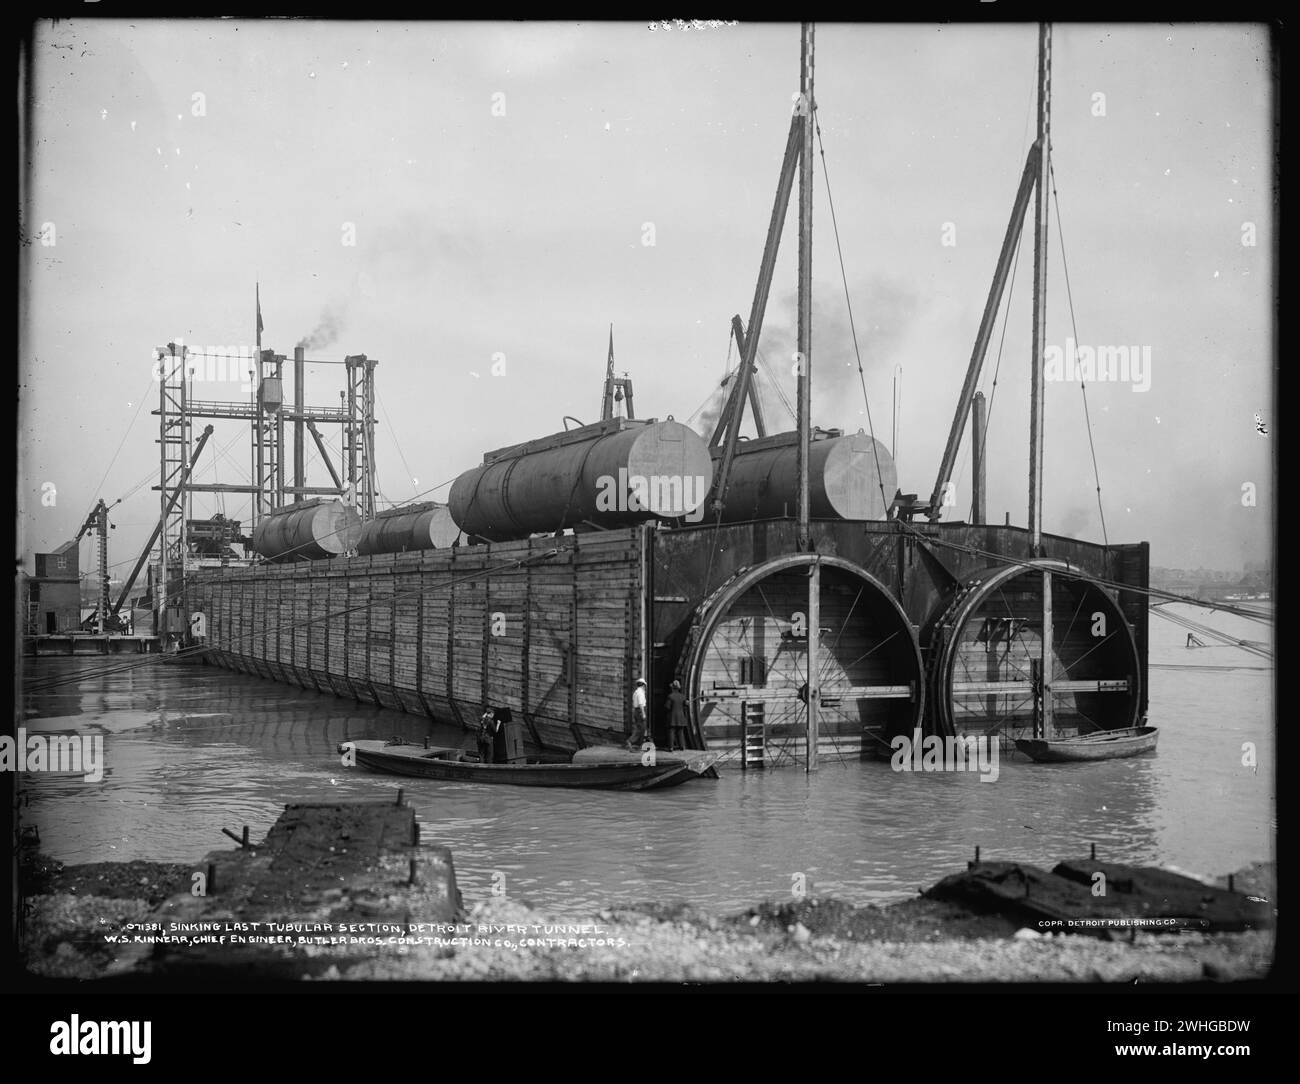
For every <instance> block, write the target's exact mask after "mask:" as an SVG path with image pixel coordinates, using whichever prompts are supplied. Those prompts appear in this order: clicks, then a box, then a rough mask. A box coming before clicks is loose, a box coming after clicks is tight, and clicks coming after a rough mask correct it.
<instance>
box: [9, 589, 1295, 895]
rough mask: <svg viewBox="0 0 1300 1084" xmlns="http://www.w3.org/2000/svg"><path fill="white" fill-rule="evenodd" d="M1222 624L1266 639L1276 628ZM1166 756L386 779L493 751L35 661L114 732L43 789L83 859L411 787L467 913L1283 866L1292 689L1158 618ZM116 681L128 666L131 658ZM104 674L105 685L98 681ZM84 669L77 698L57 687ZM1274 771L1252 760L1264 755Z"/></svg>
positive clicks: (55, 821)
mask: <svg viewBox="0 0 1300 1084" xmlns="http://www.w3.org/2000/svg"><path fill="white" fill-rule="evenodd" d="M1194 616H1196V617H1197V619H1198V620H1201V621H1205V622H1207V623H1213V624H1214V626H1215V627H1216V628H1222V629H1223V631H1226V632H1231V633H1232V634H1234V635H1240V636H1243V637H1245V638H1250V639H1255V640H1259V639H1263V638H1264V637H1265V636H1266V635H1267V633H1266V631H1265V630H1264V627H1263V626H1261V625H1255V624H1249V623H1246V622H1242V621H1239V620H1238V619H1233V618H1229V617H1225V616H1224V615H1220V614H1215V615H1212V616H1211V617H1208V618H1207V617H1206V616H1205V615H1204V614H1194ZM1151 629H1152V639H1153V645H1152V651H1151V661H1152V663H1153V664H1157V665H1156V666H1154V667H1153V669H1152V671H1151V685H1152V691H1151V721H1152V722H1153V723H1155V724H1157V725H1159V726H1160V727H1161V738H1160V749H1159V752H1158V753H1157V754H1156V755H1155V756H1146V757H1137V758H1134V759H1132V760H1119V761H1112V762H1108V763H1097V764H1078V765H1034V764H1030V763H1029V762H1028V761H1026V760H1024V759H1023V758H1021V757H1019V756H1009V757H1003V759H1002V762H1001V765H1000V769H1001V771H1000V775H999V778H998V780H997V782H996V783H983V782H981V781H980V779H979V776H978V775H975V774H966V773H954V774H947V775H945V774H939V773H894V772H892V771H891V770H890V769H889V766H888V764H887V763H874V762H872V763H857V762H854V763H847V764H837V763H823V765H822V767H821V770H820V771H819V772H817V773H816V774H815V775H812V776H807V775H805V774H803V773H802V772H800V771H798V770H797V769H792V768H784V769H780V770H777V771H770V772H767V773H762V772H751V773H747V774H746V773H742V772H740V771H739V770H736V769H730V770H726V771H724V772H723V774H722V778H720V779H719V780H717V781H708V780H700V781H697V782H692V783H689V784H687V785H685V786H682V787H678V788H674V789H672V790H668V791H663V792H658V793H656V792H650V793H646V794H621V793H616V792H601V791H573V790H534V789H523V788H515V787H505V786H484V785H477V784H462V783H444V782H438V781H434V780H417V779H403V780H400V781H399V780H397V779H395V778H390V777H385V776H380V775H372V774H369V773H367V772H365V771H364V770H362V769H355V768H354V769H345V768H343V767H341V765H340V763H339V758H338V756H337V754H336V753H335V747H336V746H337V744H338V743H339V742H340V741H342V740H343V739H344V738H347V737H388V736H390V735H393V734H401V735H403V736H404V737H407V738H410V739H413V740H416V741H419V740H422V738H423V736H424V735H426V734H427V735H429V737H430V739H431V741H432V742H433V743H434V744H446V745H463V746H465V747H466V748H469V747H472V745H473V742H472V740H471V738H470V736H469V735H467V734H464V733H463V732H461V731H460V730H458V729H455V728H451V727H443V726H437V725H430V724H428V723H426V722H425V721H423V720H420V719H417V718H415V717H413V716H409V715H403V714H400V713H397V712H391V711H387V710H385V709H382V708H375V707H369V706H365V705H359V704H354V703H351V702H348V701H343V700H340V699H337V698H335V697H329V696H323V695H319V694H315V693H307V692H304V691H302V690H300V689H295V688H292V687H287V686H281V685H277V684H274V683H272V682H268V681H262V680H259V679H256V678H249V677H245V676H243V675H236V674H231V673H227V672H226V671H222V670H217V669H215V668H212V667H205V666H192V667H187V666H174V665H165V664H152V665H146V666H142V667H140V668H137V669H128V670H124V671H119V672H117V673H109V674H103V675H99V676H96V674H94V673H93V671H94V670H97V669H98V668H99V666H100V665H103V664H99V663H95V662H92V661H91V660H88V659H84V658H79V659H39V660H29V665H28V666H27V668H26V672H25V674H24V685H25V688H26V689H27V692H26V694H25V708H26V710H25V719H24V721H23V725H24V726H25V727H26V728H27V729H28V731H29V732H36V731H38V730H39V731H40V732H43V733H54V732H60V731H63V732H72V731H76V732H78V733H83V734H89V733H95V734H103V735H104V747H105V764H106V767H105V773H104V778H103V780H102V781H101V782H100V783H98V784H88V783H85V782H82V781H80V780H78V779H77V778H75V777H69V776H67V775H53V774H50V775H41V774H39V773H28V774H26V775H24V776H23V787H24V789H25V790H26V792H27V794H28V796H29V799H30V805H29V806H28V807H27V808H25V809H24V810H23V813H22V815H23V818H24V822H25V823H33V822H34V823H35V824H36V825H37V826H38V828H39V830H40V834H41V842H42V848H43V849H44V850H45V851H46V852H47V853H49V854H51V855H53V856H54V857H56V858H58V859H60V860H62V861H64V862H92V861H106V860H129V859H137V858H141V859H151V860H157V861H174V862H191V861H192V862H197V861H198V860H199V859H200V858H201V857H202V856H203V855H204V854H205V853H206V852H207V851H209V850H213V849H215V848H224V847H227V846H229V840H227V839H226V837H225V836H223V835H222V834H221V829H222V828H223V827H225V828H230V829H232V830H233V831H236V832H237V831H238V830H239V829H240V827H241V826H242V825H244V824H247V825H249V827H250V829H251V833H252V835H253V836H254V838H259V837H260V836H261V835H263V834H264V833H265V831H266V830H267V829H268V828H269V827H270V825H271V823H272V822H273V821H274V820H275V818H276V817H277V816H278V815H279V814H280V812H281V810H282V809H283V806H284V803H285V802H287V801H303V800H305V801H313V800H315V801H319V800H324V799H328V798H333V797H363V796H380V795H385V794H393V793H394V792H395V791H396V789H397V788H398V787H399V786H401V787H403V788H404V789H405V791H406V794H407V796H408V800H409V801H410V802H411V803H412V804H413V805H414V806H415V808H416V810H417V813H418V815H419V818H420V821H421V823H422V824H423V826H424V828H423V833H422V838H423V840H424V841H425V842H426V843H444V844H447V845H448V846H450V847H451V849H452V853H453V857H454V861H455V866H456V872H457V876H458V879H459V881H460V884H461V889H462V891H463V892H464V894H465V897H466V899H467V901H471V902H472V901H474V900H476V899H479V898H482V897H484V896H486V895H487V894H488V892H489V891H490V886H491V884H492V877H493V874H494V873H501V874H504V875H505V878H506V888H507V891H508V893H509V894H510V895H511V896H513V897H517V898H524V899H528V900H531V901H533V902H535V903H538V904H542V905H546V906H550V907H553V908H557V909H560V910H561V911H563V910H565V909H568V908H573V909H574V910H575V911H576V910H578V909H579V908H591V907H598V906H604V905H608V904H611V903H614V902H617V901H633V900H646V899H659V900H665V899H686V900H689V901H691V902H693V903H696V904H698V905H700V906H702V907H705V908H709V909H714V910H720V911H721V910H728V909H736V908H740V907H743V906H747V905H749V904H751V903H754V902H756V901H757V900H759V899H762V898H764V897H781V896H785V895H787V894H788V893H789V892H790V890H791V887H792V884H793V878H794V875H795V874H803V875H805V877H806V879H807V881H808V882H809V883H810V886H811V889H810V890H811V891H812V892H815V893H817V894H829V895H835V896H840V897H842V898H845V899H848V900H852V901H854V902H858V903H865V902H883V901H887V900H891V899H898V898H903V897H907V896H911V895H914V894H915V892H916V890H917V889H919V888H922V887H926V886H928V885H930V884H933V883H934V881H936V880H937V879H938V878H939V877H942V876H944V875H946V874H949V873H952V872H955V871H957V870H959V869H961V868H964V864H965V862H966V861H967V860H968V859H969V858H971V857H972V855H973V852H974V849H975V847H976V846H979V847H980V848H981V850H982V855H983V857H985V858H990V859H994V858H1007V859H1024V860H1027V861H1031V862H1036V863H1039V864H1050V863H1053V862H1055V861H1056V860H1058V859H1060V858H1064V857H1067V856H1082V855H1085V854H1087V850H1088V845H1089V844H1090V843H1096V844H1097V852H1098V855H1099V857H1103V858H1108V859H1113V860H1116V861H1133V862H1159V863H1161V864H1172V865H1174V866H1177V867H1179V868H1182V869H1185V870H1188V871H1190V872H1200V873H1206V874H1216V873H1224V872H1227V871H1228V870H1232V869H1236V868H1239V867H1240V866H1242V865H1243V864H1245V863H1246V862H1249V861H1253V860H1258V859H1267V858H1271V857H1272V840H1273V835H1274V808H1275V807H1274V800H1273V749H1274V739H1273V708H1272V673H1271V671H1266V670H1228V671H1212V670H1207V671H1201V670H1191V671H1188V670H1165V669H1160V668H1159V665H1165V664H1174V665H1189V664H1196V665H1205V666H1235V665H1240V666H1256V665H1259V664H1260V662H1261V660H1259V659H1257V658H1254V657H1252V656H1249V655H1246V654H1244V653H1243V652H1240V651H1237V650H1236V649H1233V648H1229V647H1222V648H1219V647H1211V648H1205V649H1198V650H1195V651H1189V650H1186V649H1185V648H1183V646H1182V643H1183V638H1184V637H1185V632H1184V631H1183V630H1181V629H1178V628H1175V627H1174V626H1171V625H1169V624H1167V623H1166V622H1163V621H1158V620H1156V619H1154V618H1153V619H1152V623H1151ZM116 665H120V663H117V664H116ZM88 671H90V672H88ZM73 674H81V675H82V676H80V677H79V678H78V679H77V680H76V681H75V682H73V683H71V684H67V685H62V686H58V687H55V688H51V689H44V690H42V689H40V688H39V687H40V685H41V684H42V683H43V682H48V681H50V680H58V679H60V678H64V677H68V676H69V675H73ZM1243 742H1253V743H1255V746H1256V748H1257V758H1258V765H1259V766H1258V770H1257V771H1255V770H1252V769H1250V768H1248V767H1243V766H1242V763H1241V760H1242V743H1243Z"/></svg>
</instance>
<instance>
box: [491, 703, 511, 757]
mask: <svg viewBox="0 0 1300 1084" xmlns="http://www.w3.org/2000/svg"><path fill="white" fill-rule="evenodd" d="M512 722H514V716H513V715H512V714H511V713H510V709H509V708H497V709H496V711H494V712H493V713H492V760H493V761H494V762H495V763H497V764H507V763H509V761H510V747H509V743H508V741H507V738H506V727H507V726H508V725H509V724H510V723H512Z"/></svg>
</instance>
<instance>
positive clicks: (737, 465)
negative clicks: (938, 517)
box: [715, 431, 898, 523]
mask: <svg viewBox="0 0 1300 1084" xmlns="http://www.w3.org/2000/svg"><path fill="white" fill-rule="evenodd" d="M873 445H874V448H873ZM715 454H716V455H717V456H720V455H721V452H720V451H717V452H715ZM882 490H883V494H882ZM897 491H898V472H897V470H896V469H895V467H894V460H893V459H892V458H891V456H890V454H889V449H887V448H886V447H885V446H884V445H883V444H881V443H880V441H878V440H874V439H873V438H872V437H870V436H869V435H868V434H866V433H863V432H861V431H859V432H857V433H853V434H850V435H846V436H833V437H823V438H822V439H820V440H814V441H813V442H812V450H811V452H810V453H809V456H808V495H809V499H810V502H811V506H810V508H809V514H810V515H811V516H812V517H813V518H814V519H884V518H885V513H886V512H887V511H888V510H889V502H891V501H892V500H893V499H894V495H895V493H896V492H897ZM798 499H799V475H798V445H797V437H795V436H794V434H784V433H783V434H779V435H777V436H773V437H764V438H761V439H759V440H750V441H741V442H739V443H738V444H737V445H736V455H735V458H734V459H733V460H732V463H731V481H730V483H729V485H728V486H727V494H726V506H725V507H724V509H723V512H722V522H723V523H730V522H736V521H739V520H749V519H771V518H773V517H777V516H793V515H796V514H797V511H798Z"/></svg>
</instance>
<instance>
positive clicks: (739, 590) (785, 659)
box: [680, 553, 925, 767]
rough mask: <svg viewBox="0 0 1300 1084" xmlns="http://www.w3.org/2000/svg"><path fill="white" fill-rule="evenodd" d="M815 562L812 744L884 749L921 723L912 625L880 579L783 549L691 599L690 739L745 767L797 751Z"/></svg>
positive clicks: (685, 663)
mask: <svg viewBox="0 0 1300 1084" xmlns="http://www.w3.org/2000/svg"><path fill="white" fill-rule="evenodd" d="M814 561H816V562H818V563H819V564H820V576H821V595H820V607H821V620H820V622H819V629H820V632H821V649H820V656H819V666H818V675H819V679H820V690H821V713H820V718H821V736H822V738H821V744H824V746H825V748H826V749H827V751H828V752H832V753H839V754H841V755H845V754H850V753H851V754H853V755H857V754H859V753H864V754H865V753H870V752H876V751H880V750H887V749H888V746H889V738H890V736H891V735H893V734H902V733H908V734H910V733H911V732H912V729H913V728H914V727H916V726H920V725H921V724H920V720H921V717H922V711H923V709H924V696H925V692H924V690H925V683H924V679H923V670H922V664H921V653H920V648H919V646H918V644H917V640H916V635H915V632H914V630H913V628H912V625H911V624H910V622H909V621H908V619H907V615H906V614H905V613H904V612H903V610H902V608H901V607H900V606H899V604H898V602H897V601H896V600H895V599H894V597H893V596H892V595H891V594H890V593H889V590H888V589H887V588H886V587H885V586H884V585H883V584H882V583H881V582H880V581H879V580H877V579H876V578H875V577H873V576H872V575H871V574H870V573H868V572H867V571H866V570H865V569H863V568H861V567H860V566H858V565H856V564H854V563H853V562H851V561H848V560H846V559H844V558H842V557H837V556H830V555H822V554H807V553H804V554H786V555H784V556H781V557H777V558H774V559H772V560H769V561H765V562H764V563H762V564H759V565H756V566H753V567H750V568H747V569H743V570H742V571H740V572H738V573H737V574H736V575H735V576H734V577H732V578H731V579H730V580H729V581H728V582H727V583H725V584H723V585H722V586H721V587H720V588H718V589H717V590H716V591H715V592H714V593H713V594H712V595H710V596H709V597H708V598H707V599H706V600H705V601H704V603H703V604H701V606H700V607H699V610H698V611H697V613H696V618H695V622H694V624H693V627H692V629H691V633H690V636H689V637H688V640H687V644H686V647H685V649H684V651H683V654H682V656H681V659H682V667H683V669H682V670H681V671H680V672H681V673H683V674H684V676H685V679H686V681H685V684H686V691H687V696H688V698H689V700H690V703H691V704H692V705H693V706H694V709H695V710H694V712H693V713H692V714H693V721H694V725H695V735H694V737H695V741H696V744H699V745H702V746H704V747H706V748H713V749H725V750H727V754H726V755H727V756H731V755H738V756H739V759H740V763H741V765H742V766H743V767H755V766H758V767H763V766H775V765H777V764H780V763H781V762H782V760H783V759H786V760H789V759H797V758H799V757H800V756H801V755H802V752H803V751H804V749H805V746H806V740H807V686H808V669H807V664H808V639H807V628H806V624H805V621H806V613H807V610H808V579H809V572H810V566H811V565H812V563H813V562H814Z"/></svg>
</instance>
